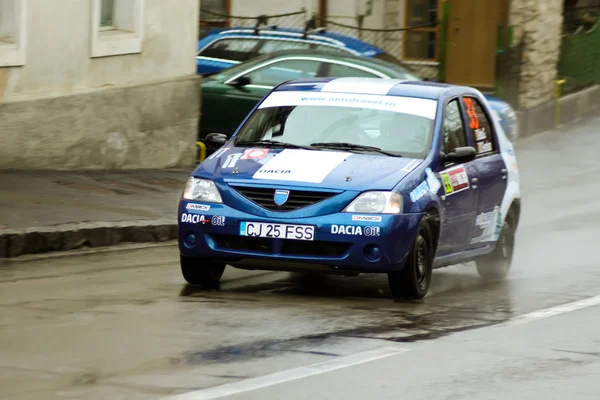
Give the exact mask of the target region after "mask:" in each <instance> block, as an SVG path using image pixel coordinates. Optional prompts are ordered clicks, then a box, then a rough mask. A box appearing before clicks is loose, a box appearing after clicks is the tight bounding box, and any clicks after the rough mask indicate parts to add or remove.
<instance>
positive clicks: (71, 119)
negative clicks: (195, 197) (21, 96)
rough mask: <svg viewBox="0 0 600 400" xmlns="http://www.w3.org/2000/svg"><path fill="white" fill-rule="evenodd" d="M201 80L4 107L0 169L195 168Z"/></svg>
mask: <svg viewBox="0 0 600 400" xmlns="http://www.w3.org/2000/svg"><path fill="white" fill-rule="evenodd" d="M199 93H200V78H199V77H197V76H192V77H187V78H180V79H171V80H169V81H162V82H151V83H146V84H141V85H134V86H120V87H113V88H106V89H100V90H94V91H89V92H86V93H78V94H72V95H65V96H57V97H49V98H40V99H34V100H29V101H26V100H25V101H10V102H4V103H0V121H2V124H0V169H58V170H69V169H153V168H173V167H190V166H192V165H194V161H195V158H196V149H195V147H194V144H195V140H196V135H197V127H198V116H199V111H200V95H199Z"/></svg>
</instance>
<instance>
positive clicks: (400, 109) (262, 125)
mask: <svg viewBox="0 0 600 400" xmlns="http://www.w3.org/2000/svg"><path fill="white" fill-rule="evenodd" d="M436 107H437V101H435V100H430V99H421V98H411V97H399V96H381V95H355V94H346V93H323V92H321V93H318V94H317V93H307V92H286V91H282V92H274V93H272V94H271V95H269V97H267V98H266V99H265V101H264V102H263V103H262V104H261V105H260V106H259V108H258V109H257V110H256V111H255V112H254V113H253V114H252V116H251V117H250V118H249V119H248V121H247V122H246V123H245V124H244V126H243V127H242V129H241V130H240V132H239V133H238V134H237V136H236V143H240V142H245V143H247V142H257V141H261V140H262V141H264V140H273V141H277V142H283V143H288V144H290V145H296V146H313V145H314V146H316V147H329V148H335V147H336V146H337V148H340V149H343V150H348V151H353V150H352V149H351V148H348V145H358V146H370V147H374V148H377V149H380V150H383V151H385V152H388V153H392V154H394V155H399V156H405V157H415V158H423V157H425V156H426V155H427V153H428V152H429V148H430V146H431V137H432V132H433V122H434V118H435V113H436ZM329 143H333V144H332V145H330V144H329ZM340 144H344V145H345V147H343V146H340ZM354 150H357V151H361V150H360V149H354ZM363 151H367V152H369V150H368V149H364V150H363Z"/></svg>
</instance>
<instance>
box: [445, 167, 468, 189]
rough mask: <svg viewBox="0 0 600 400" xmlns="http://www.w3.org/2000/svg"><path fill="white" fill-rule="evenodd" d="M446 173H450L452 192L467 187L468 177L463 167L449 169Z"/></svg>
mask: <svg viewBox="0 0 600 400" xmlns="http://www.w3.org/2000/svg"><path fill="white" fill-rule="evenodd" d="M448 175H450V182H452V188H453V189H454V192H458V191H459V190H462V189H465V188H468V187H469V178H468V176H467V172H466V171H465V168H464V167H459V168H455V169H452V170H449V171H448Z"/></svg>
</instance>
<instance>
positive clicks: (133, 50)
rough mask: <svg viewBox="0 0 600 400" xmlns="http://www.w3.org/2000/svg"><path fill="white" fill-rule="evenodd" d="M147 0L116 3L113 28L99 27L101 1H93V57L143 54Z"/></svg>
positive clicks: (127, 0)
mask: <svg viewBox="0 0 600 400" xmlns="http://www.w3.org/2000/svg"><path fill="white" fill-rule="evenodd" d="M145 5H146V4H145V0H115V10H114V16H113V20H114V25H115V27H114V29H110V28H108V29H107V27H100V19H101V13H102V0H92V22H91V24H92V29H91V57H92V58H96V57H108V56H118V55H124V54H137V53H141V52H142V42H143V39H144V11H145Z"/></svg>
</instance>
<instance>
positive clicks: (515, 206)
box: [506, 198, 521, 229]
mask: <svg viewBox="0 0 600 400" xmlns="http://www.w3.org/2000/svg"><path fill="white" fill-rule="evenodd" d="M506 218H507V219H509V222H511V225H514V229H517V227H518V226H519V221H520V219H521V199H519V198H516V199H514V200H513V202H512V203H511V205H510V207H508V212H507V213H506Z"/></svg>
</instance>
